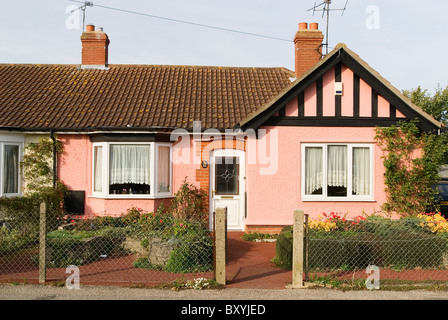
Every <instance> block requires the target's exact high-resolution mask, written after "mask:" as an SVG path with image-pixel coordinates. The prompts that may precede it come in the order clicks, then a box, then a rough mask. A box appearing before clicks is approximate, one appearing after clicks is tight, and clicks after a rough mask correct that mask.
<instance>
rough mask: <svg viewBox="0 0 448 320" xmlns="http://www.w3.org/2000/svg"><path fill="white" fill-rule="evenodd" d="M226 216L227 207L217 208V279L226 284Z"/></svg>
mask: <svg viewBox="0 0 448 320" xmlns="http://www.w3.org/2000/svg"><path fill="white" fill-rule="evenodd" d="M226 216H227V208H216V213H215V221H214V223H215V280H216V282H217V283H219V284H222V285H225V284H226V235H227V228H226V220H227V219H226Z"/></svg>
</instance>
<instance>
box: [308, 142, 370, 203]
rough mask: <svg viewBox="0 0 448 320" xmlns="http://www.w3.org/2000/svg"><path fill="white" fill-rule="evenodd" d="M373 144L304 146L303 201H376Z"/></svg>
mask: <svg viewBox="0 0 448 320" xmlns="http://www.w3.org/2000/svg"><path fill="white" fill-rule="evenodd" d="M372 150H373V149H372V145H371V144H302V200H304V201H368V200H373V161H372V156H373V151H372Z"/></svg>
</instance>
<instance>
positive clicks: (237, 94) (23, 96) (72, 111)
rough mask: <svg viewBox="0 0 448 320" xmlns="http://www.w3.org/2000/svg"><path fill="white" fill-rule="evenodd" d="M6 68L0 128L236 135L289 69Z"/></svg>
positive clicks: (1, 72) (284, 81) (284, 82)
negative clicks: (228, 131) (198, 130)
mask: <svg viewBox="0 0 448 320" xmlns="http://www.w3.org/2000/svg"><path fill="white" fill-rule="evenodd" d="M109 67H110V68H109V69H108V70H80V69H79V66H77V65H27V64H11V65H9V64H0V127H15V128H21V129H24V130H39V129H51V128H54V129H66V130H69V129H74V130H90V129H92V130H94V129H98V128H125V127H128V126H129V125H131V126H132V127H133V128H192V126H193V121H197V120H200V121H201V126H202V128H217V129H225V128H232V127H233V126H234V125H236V124H237V123H239V122H240V121H241V120H242V119H244V118H245V117H247V116H248V115H249V114H251V113H252V112H254V111H255V110H257V109H258V108H260V107H262V106H263V105H264V104H265V103H267V102H268V101H269V100H271V99H272V98H274V97H275V96H276V95H277V94H278V93H279V92H281V91H282V90H283V89H284V88H285V87H286V86H288V85H289V84H290V83H291V81H290V77H293V76H294V73H293V72H291V71H289V70H287V69H284V68H234V67H198V66H160V65H110V66H109Z"/></svg>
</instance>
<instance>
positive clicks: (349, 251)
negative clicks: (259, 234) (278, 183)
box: [274, 217, 448, 271]
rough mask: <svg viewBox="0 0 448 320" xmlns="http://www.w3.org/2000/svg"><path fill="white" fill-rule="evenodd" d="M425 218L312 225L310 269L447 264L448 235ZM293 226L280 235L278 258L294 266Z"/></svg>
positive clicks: (284, 265) (290, 266)
mask: <svg viewBox="0 0 448 320" xmlns="http://www.w3.org/2000/svg"><path fill="white" fill-rule="evenodd" d="M420 222H421V220H418V219H416V218H412V217H409V218H403V219H400V220H391V219H383V218H377V217H376V218H371V219H369V218H368V219H366V220H365V221H360V222H358V226H357V227H356V228H355V229H353V230H347V231H343V230H334V231H330V232H325V231H319V230H314V229H310V230H309V235H308V237H309V238H308V239H309V240H308V245H309V247H308V268H309V270H320V271H324V270H345V271H347V270H353V269H355V268H358V269H359V268H366V267H367V266H368V265H371V264H373V265H376V266H378V267H381V268H387V267H391V266H402V267H406V268H416V267H422V268H432V267H440V266H441V265H443V256H444V254H445V253H446V250H447V248H448V242H447V239H446V237H445V238H444V237H441V236H439V235H436V234H433V233H431V232H429V231H428V230H425V229H422V227H420V226H419V223H420ZM292 242H293V233H292V226H287V227H285V228H283V230H282V232H281V233H280V234H279V236H278V238H277V244H276V257H275V259H274V262H275V263H276V264H277V265H279V266H281V267H283V268H285V269H289V270H290V269H291V268H292Z"/></svg>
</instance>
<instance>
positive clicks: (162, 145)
mask: <svg viewBox="0 0 448 320" xmlns="http://www.w3.org/2000/svg"><path fill="white" fill-rule="evenodd" d="M159 147H169V148H170V164H171V165H170V172H169V181H170V191H169V192H159V175H158V172H156V170H154V179H155V182H156V183H155V184H154V187H155V192H156V193H157V196H158V197H169V196H171V195H172V194H173V152H172V145H171V143H162V142H157V143H156V144H155V149H156V152H155V154H154V156H155V161H154V162H155V167H156V168H158V167H159Z"/></svg>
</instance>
